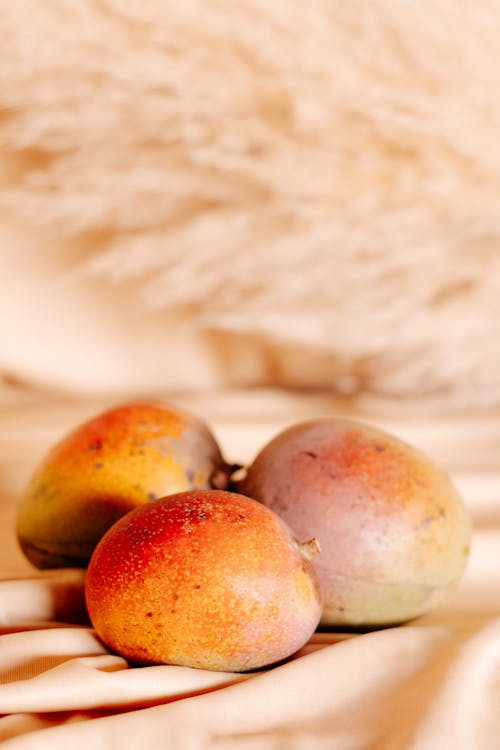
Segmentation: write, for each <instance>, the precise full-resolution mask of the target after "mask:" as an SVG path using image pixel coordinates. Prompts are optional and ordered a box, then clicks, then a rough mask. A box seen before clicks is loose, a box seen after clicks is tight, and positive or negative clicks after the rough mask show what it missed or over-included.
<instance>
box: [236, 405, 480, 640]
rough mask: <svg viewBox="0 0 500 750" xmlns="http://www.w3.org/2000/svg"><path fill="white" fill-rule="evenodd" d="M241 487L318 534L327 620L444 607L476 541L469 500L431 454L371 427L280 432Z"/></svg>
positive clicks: (329, 424)
mask: <svg viewBox="0 0 500 750" xmlns="http://www.w3.org/2000/svg"><path fill="white" fill-rule="evenodd" d="M237 489H238V491H240V492H242V493H244V494H247V495H249V496H251V497H254V498H256V499H257V500H260V501H261V502H263V503H264V504H265V505H267V506H268V507H269V508H271V509H272V510H274V511H275V512H276V513H279V514H280V515H281V516H282V518H284V519H285V521H286V522H287V523H288V524H289V525H290V527H291V528H292V529H293V530H294V532H295V533H296V534H297V535H298V536H299V537H305V538H307V537H309V536H316V537H317V538H318V539H319V542H320V545H321V549H322V554H321V555H320V556H319V557H318V558H316V559H315V560H314V561H313V564H314V565H315V567H316V570H317V572H318V575H319V578H320V582H321V585H322V589H323V595H324V601H325V604H324V611H323V615H322V620H321V621H322V624H324V625H336V626H337V625H347V626H364V627H370V626H377V625H387V624H394V623H398V622H402V621H405V620H408V619H411V618H413V617H417V616H419V615H422V614H424V613H425V612H428V611H429V610H431V609H433V608H434V607H435V606H437V605H438V604H440V603H441V602H442V601H443V600H444V599H445V598H446V596H447V595H448V593H449V591H450V590H451V589H452V588H453V586H454V585H455V584H456V582H457V581H458V580H459V578H460V577H461V575H462V573H463V571H464V568H465V564H466V560H467V556H468V552H469V543H470V524H469V519H468V516H467V513H466V512H465V509H464V506H463V505H462V502H461V500H460V498H459V496H458V495H457V493H456V491H455V489H454V487H453V485H452V484H451V482H450V480H449V479H448V477H447V476H446V475H445V474H444V473H443V472H442V471H441V470H440V469H439V468H437V467H436V466H435V464H434V463H433V462H432V461H431V460H429V458H427V456H425V455H424V454H423V453H422V452H420V451H418V450H416V449H415V448H412V447H410V446H408V445H406V444H405V443H403V442H402V441H400V440H398V439H397V438H395V437H393V436H391V435H389V434H387V433H385V432H382V431H380V430H377V429H375V428H373V427H370V426H368V425H365V424H360V423H356V422H351V421H348V420H342V419H335V418H330V419H328V418H327V419H320V420H312V421H310V422H304V423H300V424H297V425H295V426H293V427H291V428H289V429H288V430H285V431H284V432H282V433H280V434H279V435H278V436H276V437H275V438H274V439H273V440H272V441H271V442H270V443H269V444H268V445H267V446H265V447H264V448H263V450H262V451H261V452H260V453H259V455H258V456H257V457H256V459H255V460H254V462H253V464H252V465H251V466H250V467H249V468H248V472H247V475H246V477H245V478H244V479H243V480H242V481H241V482H239V483H238V485H237Z"/></svg>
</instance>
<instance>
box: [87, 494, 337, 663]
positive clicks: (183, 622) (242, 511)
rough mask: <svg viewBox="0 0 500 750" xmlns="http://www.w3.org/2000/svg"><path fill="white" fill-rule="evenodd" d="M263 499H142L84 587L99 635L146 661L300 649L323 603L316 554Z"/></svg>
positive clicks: (263, 655)
mask: <svg viewBox="0 0 500 750" xmlns="http://www.w3.org/2000/svg"><path fill="white" fill-rule="evenodd" d="M315 551H317V548H316V546H315V545H314V543H313V542H311V540H310V541H309V543H308V544H306V545H305V549H304V552H303V550H302V548H301V544H300V543H298V542H297V541H296V540H295V538H294V536H293V534H292V532H291V531H290V529H289V528H288V526H287V525H286V524H285V523H284V522H283V521H282V519H280V518H279V517H278V516H277V515H276V514H275V513H273V512H272V511H270V510H269V509H268V508H266V507H265V506H263V505H262V504H260V503H258V502H256V501H255V500H252V499H251V498H248V497H244V496H242V495H239V494H236V493H232V492H227V491H222V490H192V491H189V492H183V493H178V494H175V495H170V496H168V497H165V498H162V499H159V500H157V501H155V502H154V503H150V504H147V505H143V506H141V507H139V508H136V509H135V510H133V511H131V512H130V513H128V514H127V515H126V516H124V517H123V518H121V519H120V520H119V521H118V522H117V523H116V524H114V526H113V527H112V528H110V529H109V530H108V531H107V532H106V534H105V535H104V536H103V538H102V539H101V541H100V542H99V544H98V545H97V547H96V549H95V551H94V553H93V555H92V558H91V560H90V564H89V567H88V571H87V576H86V584H85V593H86V602H87V608H88V612H89V616H90V619H91V621H92V623H93V625H94V628H95V630H96V632H97V634H98V635H99V636H100V637H101V639H102V640H103V641H104V643H106V644H107V645H108V646H109V647H110V648H111V649H112V650H113V651H116V652H117V653H119V654H121V655H122V656H124V657H125V658H127V659H129V660H130V661H132V662H134V663H136V664H159V663H166V664H175V665H181V666H188V667H196V668H201V669H210V670H216V671H227V672H241V671H248V670H253V669H257V668H260V667H263V666H267V665H270V664H274V663H276V662H278V661H281V660H282V659H285V658H286V657H288V656H290V655H291V654H293V653H295V652H296V651H298V650H299V649H300V648H301V647H302V646H303V645H304V644H305V643H306V642H307V641H308V640H309V638H310V636H311V635H312V633H313V632H314V630H315V629H316V627H317V625H318V622H319V618H320V615H321V610H322V599H321V592H320V587H319V583H318V580H317V576H316V573H315V571H314V568H313V567H312V565H311V563H310V561H309V559H308V556H309V554H310V553H311V552H315Z"/></svg>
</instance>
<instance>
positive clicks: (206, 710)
mask: <svg viewBox="0 0 500 750" xmlns="http://www.w3.org/2000/svg"><path fill="white" fill-rule="evenodd" d="M182 403H183V404H184V405H190V406H191V407H192V408H193V409H194V410H196V411H197V413H199V414H200V415H201V416H204V417H205V418H207V419H208V421H209V422H210V423H211V424H212V425H213V427H214V429H215V431H216V433H217V435H218V436H219V439H220V441H221V443H222V445H223V448H224V452H225V453H226V454H227V455H228V457H230V458H231V459H233V458H234V459H235V460H241V461H245V460H250V459H251V458H252V456H253V454H254V452H255V450H257V449H258V447H260V445H261V444H262V442H263V441H264V440H266V439H267V438H268V437H269V436H270V435H271V434H274V433H275V431H276V430H277V429H278V428H280V427H281V426H283V425H284V424H288V423H290V422H291V421H296V420H297V419H301V418H305V417H306V416H316V415H318V414H319V413H323V414H325V415H326V414H331V413H338V411H339V409H341V410H342V411H343V412H344V413H345V412H346V407H345V405H344V406H340V405H339V404H338V403H336V402H335V403H334V402H332V401H329V400H328V399H327V398H319V397H316V396H314V397H313V396H306V395H302V396H292V395H287V394H284V393H282V392H280V393H273V392H264V393H261V394H259V393H253V394H248V393H244V392H241V393H233V394H226V396H224V395H219V396H212V397H206V398H205V399H204V398H203V397H197V399H195V400H194V401H192V403H189V398H187V399H186V398H185V399H184V400H183V401H182ZM259 404H260V406H259ZM96 406H97V405H94V404H89V403H82V402H78V403H71V402H55V401H54V402H31V403H20V404H16V403H12V404H11V405H10V406H8V407H6V408H4V410H3V412H2V415H1V417H0V447H1V448H2V451H1V458H0V486H1V488H2V498H1V502H0V514H1V518H0V520H1V522H2V525H1V534H2V543H1V545H0V573H1V580H0V632H1V636H0V714H1V718H0V741H1V742H2V747H5V748H7V750H10V749H12V750H14V749H17V750H38V748H40V749H41V750H45V748H47V750H48V749H49V748H50V749H54V750H55V749H57V750H59V749H60V750H66V749H67V748H71V749H72V750H79V749H80V748H82V750H83V749H84V748H85V750H86V749H87V748H89V747H92V748H95V750H101V749H102V750H114V748H130V750H132V748H134V750H135V748H139V747H140V748H148V749H149V748H155V749H156V748H165V749H169V750H170V748H172V750H197V749H198V748H199V749H200V750H205V749H208V748H210V749H212V748H214V749H217V750H229V749H230V750H232V749H233V748H234V749H235V750H283V748H286V749H288V748H291V749H292V750H448V748H449V750H497V748H498V747H500V469H498V468H497V465H498V460H497V458H496V456H498V455H500V453H497V451H496V449H497V448H498V445H499V437H500V426H499V420H498V418H497V417H496V416H495V415H490V416H487V417H482V418H477V419H473V418H466V417H463V418H462V417H460V418H449V419H444V418H443V419H440V420H438V419H429V420H426V419H425V418H419V419H417V418H416V417H414V418H412V419H406V420H401V419H398V418H397V417H395V416H394V414H392V415H391V418H390V419H386V420H381V419H373V418H371V421H372V422H374V423H376V424H378V425H379V426H381V427H386V428H390V429H391V430H392V431H393V432H396V433H397V434H399V435H401V436H402V437H404V438H405V439H407V440H410V441H411V442H413V443H414V444H417V445H418V446H419V447H421V448H423V449H424V450H426V451H427V452H428V453H431V455H432V456H433V457H435V459H436V460H437V461H438V462H440V463H441V465H443V466H444V468H446V469H448V471H449V472H450V474H451V475H452V478H453V479H454V481H455V483H456V485H457V487H458V488H459V490H460V491H461V494H462V496H463V498H464V502H465V504H466V506H467V508H468V509H469V511H470V514H471V517H472V520H473V527H474V528H473V543H472V552H471V557H470V561H469V565H468V568H467V571H466V574H465V576H464V578H463V579H462V581H461V583H460V585H459V586H458V588H457V590H456V591H455V592H454V593H453V595H452V596H451V597H450V599H449V600H448V602H447V603H446V604H445V605H444V606H442V607H440V608H439V609H437V610H435V611H434V612H433V613H431V614H429V615H427V616H425V617H422V618H420V619H418V620H415V621H413V622H410V623H407V624H405V625H401V626H398V627H394V628H388V629H385V630H379V631H373V632H368V633H362V634H361V633H347V632H344V633H333V632H317V633H315V634H314V636H313V637H312V638H311V640H310V642H309V643H308V644H306V646H305V647H304V648H303V649H302V650H301V651H300V652H299V653H298V654H296V655H294V657H292V658H291V659H289V660H287V661H286V662H285V663H283V664H280V665H277V666H275V667H272V668H268V669H264V670H261V671H258V672H254V673H250V674H228V673H221V672H208V671H204V670H195V669H189V668H183V667H174V666H152V667H142V668H137V667H132V666H131V665H129V664H127V662H126V661H125V659H123V658H122V657H120V656H117V655H115V654H112V653H110V652H109V651H108V650H107V648H106V647H105V646H104V645H103V644H102V643H101V642H100V640H99V639H98V638H97V636H96V635H95V633H94V632H93V630H92V628H91V626H90V623H89V622H88V621H87V618H86V612H85V606H84V599H83V582H84V575H85V574H84V571H72V570H64V571H52V572H44V573H40V572H38V571H35V570H34V569H33V568H32V567H31V566H30V565H29V564H28V563H27V562H26V561H25V560H24V559H23V557H22V555H21V553H20V551H19V550H18V548H17V544H16V541H15V529H14V520H15V510H16V502H17V498H18V496H19V493H20V492H21V490H22V487H23V485H24V483H25V481H26V479H27V477H28V476H29V473H30V472H31V471H32V469H33V468H34V465H35V463H36V461H37V460H38V458H39V457H40V456H41V455H43V453H44V451H45V450H46V449H47V448H48V447H49V445H51V444H52V442H53V440H54V439H55V438H56V436H60V435H61V434H63V433H64V432H65V431H66V430H67V429H68V428H69V427H71V426H73V425H74V424H76V423H77V422H78V421H80V420H81V419H82V418H84V417H85V416H88V415H91V414H93V413H95V411H96ZM355 416H359V415H355Z"/></svg>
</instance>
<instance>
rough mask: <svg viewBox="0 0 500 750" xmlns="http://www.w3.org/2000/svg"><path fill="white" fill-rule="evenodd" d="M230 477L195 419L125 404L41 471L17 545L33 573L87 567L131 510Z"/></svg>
mask: <svg viewBox="0 0 500 750" xmlns="http://www.w3.org/2000/svg"><path fill="white" fill-rule="evenodd" d="M230 472H231V467H229V466H228V464H226V462H225V461H224V459H223V457H222V455H221V452H220V449H219V446H218V444H217V442H216V441H215V438H214V437H213V435H212V434H211V432H210V431H209V429H208V427H207V426H206V425H205V424H204V423H203V422H202V421H201V420H200V419H198V418H196V417H195V416H193V415H191V414H189V413H188V412H186V411H184V410H181V409H178V408H176V407H174V406H171V405H169V404H166V403H163V402H154V401H151V402H147V401H144V402H134V403H128V404H123V405H120V406H118V407H115V408H112V409H110V410H107V411H105V412H104V413H102V414H100V415H98V416H96V417H95V418H93V419H90V420H89V421H87V422H85V423H84V424H82V425H80V426H79V427H77V428H76V429H75V430H74V431H72V432H71V433H70V434H69V435H67V436H66V437H64V438H63V439H62V440H61V441H60V442H59V443H58V444H57V445H55V446H54V447H53V448H52V450H51V451H50V452H49V453H48V455H47V456H46V457H45V459H44V460H43V461H42V462H41V463H40V465H39V466H38V468H37V469H36V470H35V473H34V475H33V477H32V479H31V481H30V482H29V484H28V487H27V489H26V491H25V493H24V496H23V498H22V499H21V502H20V504H19V507H18V512H17V536H18V541H19V544H20V546H21V549H22V550H23V552H24V554H25V555H26V557H27V558H28V559H29V560H30V561H31V562H32V563H33V564H34V565H35V566H36V567H38V568H61V567H86V566H87V564H88V561H89V559H90V556H91V554H92V552H93V550H94V548H95V546H96V544H97V542H98V541H99V539H100V538H101V537H102V535H103V534H104V532H105V531H106V530H107V529H108V528H109V527H110V526H111V525H112V524H113V523H115V521H117V520H118V518H120V517H121V516H123V515H124V514H125V513H127V512H128V511H130V510H131V509H132V508H134V507H136V506H138V505H142V504H143V503H146V502H148V501H152V500H155V499H156V498H159V497H162V496H163V495H166V494H169V493H174V492H181V491H183V490H188V489H192V488H195V487H200V488H209V487H211V486H222V487H225V486H226V485H227V482H228V475H229V473H230Z"/></svg>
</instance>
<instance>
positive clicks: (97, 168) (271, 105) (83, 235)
mask: <svg viewBox="0 0 500 750" xmlns="http://www.w3.org/2000/svg"><path fill="white" fill-rule="evenodd" d="M499 38H500V3H499V2H497V1H496V0H484V2H481V3H475V2H473V1H472V0H466V1H465V2H461V3H460V4H459V5H457V3H456V2H452V0H432V1H431V0H423V1H420V2H411V1H410V0H405V1H404V2H403V1H401V0H376V2H363V0H353V1H352V2H349V3H345V2H340V1H336V0H316V1H315V2H312V3H296V2H293V0H275V1H273V2H266V1H265V0H241V1H240V2H238V3H232V2H228V1H227V0H204V1H203V0H202V1H196V0H186V1H185V2H174V1H173V0H127V2H118V0H82V1H81V2H78V3H75V2H73V1H72V0H48V1H47V2H43V3H40V2H36V1H35V0H3V1H2V3H0V39H1V44H0V188H1V189H0V259H1V285H0V372H1V376H2V379H3V380H2V385H1V386H0V403H1V404H3V410H2V413H3V416H2V422H1V425H0V431H1V440H0V442H1V445H2V461H3V464H2V465H3V473H2V472H0V484H1V483H2V482H3V487H4V495H5V496H7V495H9V496H11V495H14V494H15V491H17V489H18V487H20V486H21V484H22V481H24V478H25V474H27V473H28V469H29V468H30V467H31V466H32V465H33V463H34V461H35V458H37V457H38V455H39V454H41V453H43V451H44V450H45V449H46V447H47V446H48V445H49V444H50V442H51V441H52V440H53V439H55V438H56V437H57V436H58V435H59V434H61V433H62V432H63V431H64V430H66V429H67V428H69V427H70V426H72V425H73V424H74V423H76V422H77V421H78V420H80V418H84V417H87V416H89V414H90V413H91V412H92V413H93V411H95V408H94V406H95V407H96V408H97V406H98V405H102V404H106V405H107V404H110V403H115V402H117V401H122V400H124V399H125V398H129V397H136V396H148V395H165V396H167V397H168V398H171V399H172V400H176V401H178V402H180V403H182V404H183V405H187V406H190V407H191V408H192V409H193V410H195V411H197V412H198V413H200V414H201V416H203V417H205V418H206V419H208V420H209V421H212V423H213V424H214V425H215V428H216V430H218V432H219V434H220V435H221V436H222V438H223V441H224V443H225V447H226V452H227V453H229V454H231V453H232V457H233V458H234V459H240V460H241V459H243V460H244V459H245V458H247V457H248V456H249V455H250V454H251V453H252V452H253V451H254V450H255V448H256V446H257V445H258V443H259V441H261V440H262V439H263V438H264V437H267V436H268V435H269V434H271V433H272V432H273V431H274V430H275V429H276V428H277V427H279V426H281V425H282V424H284V423H286V422H289V421H291V420H294V419H298V418H303V417H304V416H317V415H320V414H325V413H332V412H334V411H340V412H346V411H348V412H349V413H353V414H358V413H359V414H362V415H367V416H368V417H369V418H373V419H374V420H375V421H377V422H378V424H381V425H382V426H386V427H390V428H394V429H395V430H396V431H397V432H399V434H403V435H404V436H406V437H409V438H410V439H412V440H414V441H416V442H417V443H419V444H420V445H421V446H422V447H424V448H426V449H428V450H430V451H431V452H432V451H435V452H436V455H437V457H438V458H439V459H440V460H441V461H442V462H443V463H444V464H445V465H446V466H447V467H448V468H449V469H450V470H452V471H459V470H460V471H461V472H462V474H461V475H460V481H462V482H464V483H465V485H467V481H468V476H469V474H468V473H467V472H473V471H476V470H477V468H478V466H480V467H482V470H485V471H487V472H489V476H490V474H491V472H496V471H497V469H496V464H495V461H496V460H497V456H498V448H499V445H500V428H499V427H498V426H497V424H498V420H497V415H498V411H499V407H500V337H499V328H500V211H499V205H500V204H499V200H500V148H499V146H498V133H499V130H500V62H499V57H498V40H499ZM429 420H434V422H433V425H434V427H433V429H432V430H430V429H428V426H429ZM471 424H472V425H473V426H472V428H471ZM478 436H479V437H478ZM479 438H480V439H479ZM235 454H238V455H235ZM495 477H496V474H495ZM485 486H486V485H485ZM491 486H493V485H491ZM479 494H480V493H479ZM486 495H487V496H488V498H490V496H491V498H493V497H494V499H495V502H496V499H497V495H498V486H497V484H495V487H494V489H491V488H490V485H488V489H487V491H486V490H485V497H486ZM491 498H490V499H491ZM485 502H486V501H485ZM488 503H489V500H488ZM488 503H487V505H488ZM485 507H486V506H485ZM488 509H489V510H487V512H488V513H489V512H490V510H491V509H490V505H488ZM485 512H486V511H485Z"/></svg>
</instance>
